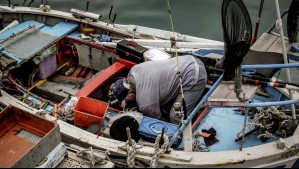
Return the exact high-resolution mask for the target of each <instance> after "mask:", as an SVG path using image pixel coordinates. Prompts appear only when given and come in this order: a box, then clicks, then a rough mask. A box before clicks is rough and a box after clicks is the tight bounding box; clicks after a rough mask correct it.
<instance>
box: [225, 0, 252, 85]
mask: <svg viewBox="0 0 299 169" xmlns="http://www.w3.org/2000/svg"><path fill="white" fill-rule="evenodd" d="M222 26H223V33H224V42H225V49H226V51H225V60H224V69H225V80H230V79H231V78H232V77H233V75H234V72H235V69H236V68H238V67H239V66H240V65H241V63H242V61H243V58H244V56H245V55H246V53H247V52H248V51H249V48H250V44H251V40H252V24H251V20H250V16H249V13H248V11H247V9H246V7H245V5H244V3H243V1H242V0H223V4H222Z"/></svg>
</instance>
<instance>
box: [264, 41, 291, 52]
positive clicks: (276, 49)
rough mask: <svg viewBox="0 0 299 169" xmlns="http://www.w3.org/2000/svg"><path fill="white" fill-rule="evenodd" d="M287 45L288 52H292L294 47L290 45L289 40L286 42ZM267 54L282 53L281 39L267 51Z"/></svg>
mask: <svg viewBox="0 0 299 169" xmlns="http://www.w3.org/2000/svg"><path fill="white" fill-rule="evenodd" d="M285 45H286V50H287V51H288V50H290V48H291V47H292V44H291V43H289V41H288V40H285ZM267 52H276V53H282V43H281V39H280V38H278V39H277V40H276V41H275V42H274V43H273V44H272V45H271V47H270V48H269V49H268V50H267Z"/></svg>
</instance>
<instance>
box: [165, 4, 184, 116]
mask: <svg viewBox="0 0 299 169" xmlns="http://www.w3.org/2000/svg"><path fill="white" fill-rule="evenodd" d="M167 4H168V13H169V19H170V24H171V29H172V32H173V39H172V38H171V40H173V41H171V45H172V46H173V45H174V47H175V55H176V62H177V66H178V75H179V80H180V87H181V93H182V99H183V108H184V113H185V114H186V113H187V112H186V110H187V108H186V102H185V95H184V89H183V80H182V72H181V66H180V63H179V56H178V51H177V47H176V40H175V32H174V24H173V20H172V14H171V7H170V0H167ZM172 46H171V47H172ZM184 118H186V116H185V117H184Z"/></svg>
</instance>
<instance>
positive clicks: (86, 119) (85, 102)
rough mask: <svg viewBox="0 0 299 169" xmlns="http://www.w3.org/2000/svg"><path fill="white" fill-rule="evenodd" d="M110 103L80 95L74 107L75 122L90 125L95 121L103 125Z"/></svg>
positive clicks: (82, 125) (78, 124)
mask: <svg viewBox="0 0 299 169" xmlns="http://www.w3.org/2000/svg"><path fill="white" fill-rule="evenodd" d="M107 109H108V103H106V102H102V101H99V100H95V99H91V98H88V97H80V98H79V100H78V102H77V104H76V106H75V107H74V123H75V125H77V126H80V127H89V126H90V125H91V124H93V123H99V124H100V126H103V124H104V120H105V114H106V111H107Z"/></svg>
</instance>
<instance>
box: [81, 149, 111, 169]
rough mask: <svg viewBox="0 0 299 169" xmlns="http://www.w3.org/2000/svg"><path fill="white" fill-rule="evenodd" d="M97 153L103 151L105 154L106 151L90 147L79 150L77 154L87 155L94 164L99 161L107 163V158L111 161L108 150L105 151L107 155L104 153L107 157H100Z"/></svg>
mask: <svg viewBox="0 0 299 169" xmlns="http://www.w3.org/2000/svg"><path fill="white" fill-rule="evenodd" d="M95 153H101V154H102V153H103V154H104V152H101V151H99V150H93V148H92V147H90V148H89V149H83V150H81V151H78V152H77V156H79V157H86V158H87V159H88V160H89V163H90V164H91V165H92V166H95V164H97V163H98V164H100V165H101V164H105V163H107V161H106V159H107V160H108V161H110V159H109V157H108V155H109V152H108V151H106V152H105V155H104V156H105V158H102V157H99V156H97V155H95Z"/></svg>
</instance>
